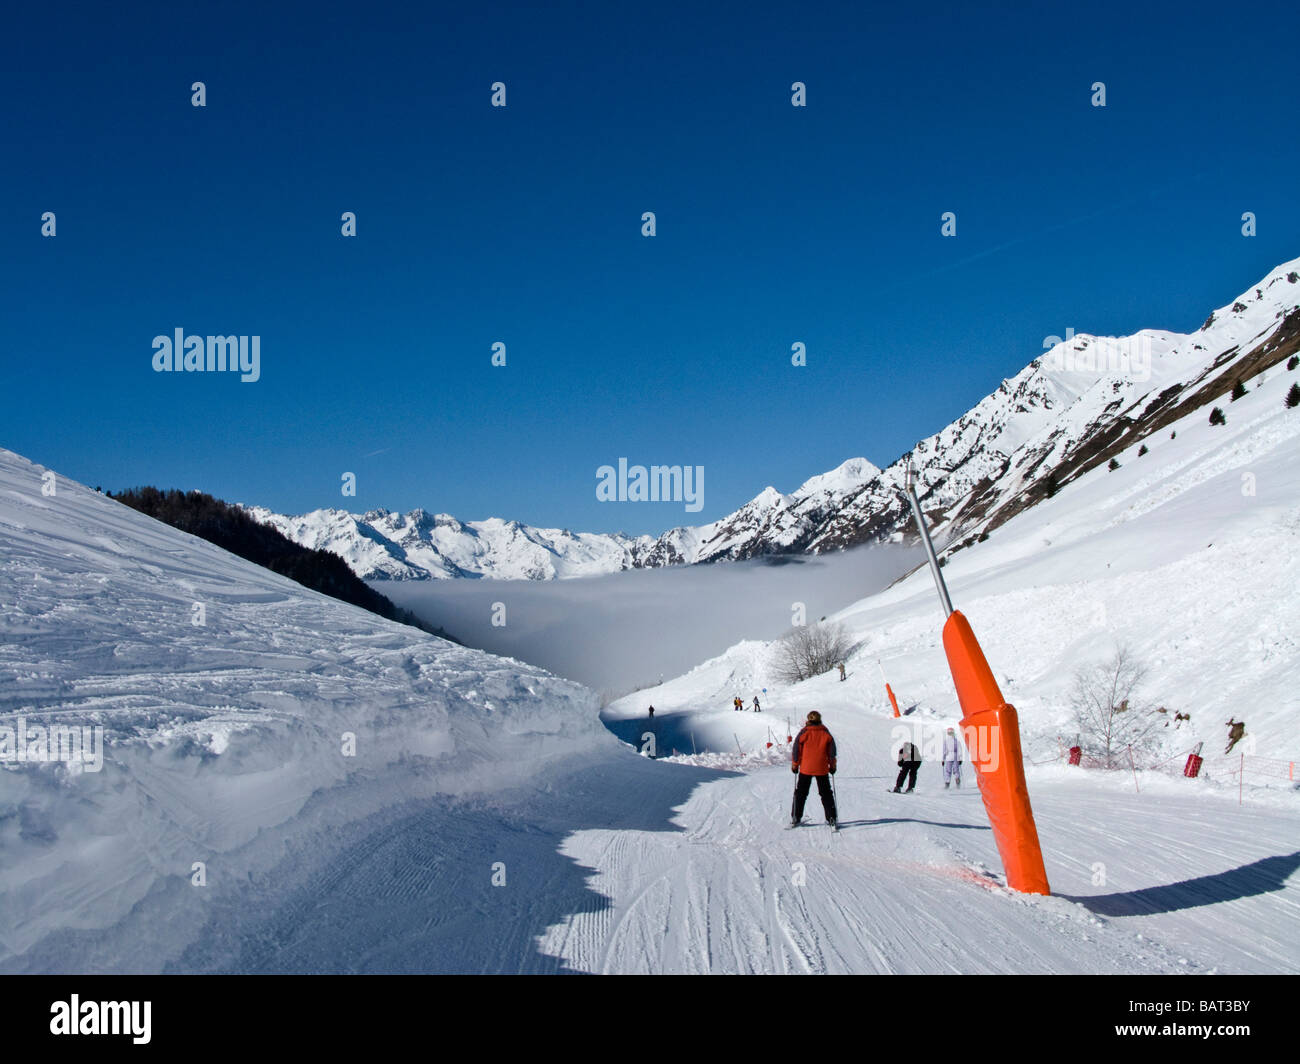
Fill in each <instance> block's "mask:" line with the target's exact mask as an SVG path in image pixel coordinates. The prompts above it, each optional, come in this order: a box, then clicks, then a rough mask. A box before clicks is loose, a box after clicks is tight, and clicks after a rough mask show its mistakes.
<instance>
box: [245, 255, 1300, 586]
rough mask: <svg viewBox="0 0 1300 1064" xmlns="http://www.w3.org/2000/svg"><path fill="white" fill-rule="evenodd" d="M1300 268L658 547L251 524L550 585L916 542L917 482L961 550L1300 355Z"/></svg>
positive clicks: (364, 523) (455, 526) (335, 521)
mask: <svg viewBox="0 0 1300 1064" xmlns="http://www.w3.org/2000/svg"><path fill="white" fill-rule="evenodd" d="M1298 342H1300V259H1295V260H1292V261H1290V262H1286V263H1283V264H1282V265H1280V266H1278V267H1276V268H1275V269H1273V270H1271V271H1270V272H1269V273H1268V274H1267V275H1266V276H1265V277H1264V278H1262V279H1261V280H1260V281H1259V282H1258V283H1257V284H1255V285H1252V286H1251V287H1250V288H1249V289H1247V290H1246V291H1245V292H1243V293H1241V294H1240V295H1239V296H1238V297H1237V298H1236V299H1234V300H1232V301H1231V302H1229V303H1227V304H1225V305H1224V306H1222V307H1220V308H1219V309H1218V310H1216V311H1214V313H1212V314H1211V315H1210V316H1209V318H1208V319H1207V320H1206V322H1205V324H1204V325H1203V326H1202V327H1201V328H1200V329H1199V330H1198V331H1197V332H1195V333H1192V334H1183V333H1178V332H1173V331H1169V330H1162V329H1154V328H1149V329H1142V330H1140V331H1138V332H1136V333H1134V334H1132V335H1131V336H1119V337H1116V336H1103V335H1096V334H1091V333H1086V332H1080V333H1075V332H1073V330H1071V331H1070V333H1069V335H1068V336H1067V337H1066V338H1065V339H1064V340H1061V341H1060V342H1058V343H1056V344H1054V345H1053V346H1052V347H1051V348H1050V349H1049V350H1047V351H1046V352H1043V353H1042V354H1039V355H1038V356H1037V357H1035V358H1034V359H1032V360H1031V361H1030V362H1029V363H1028V364H1027V365H1026V366H1025V368H1024V369H1022V370H1021V371H1020V372H1019V373H1017V374H1015V375H1014V376H1012V377H1009V378H1007V379H1006V380H1003V381H1002V382H1001V383H1000V384H999V385H998V386H997V387H996V388H995V389H994V390H993V391H992V392H991V393H989V394H988V395H986V396H985V397H984V398H983V399H981V400H980V401H979V402H978V403H976V404H975V406H973V407H972V408H971V409H970V410H969V411H967V412H966V413H965V414H963V415H962V416H961V417H959V418H958V419H957V420H956V421H954V422H952V424H950V425H947V426H945V427H944V428H942V429H940V430H939V431H938V432H935V433H934V434H933V435H930V436H927V437H925V438H924V439H921V440H920V441H919V442H918V443H917V444H916V446H915V447H914V448H913V449H912V450H911V451H910V452H909V453H908V454H907V455H904V456H903V457H902V458H900V459H899V460H898V461H896V462H894V463H893V464H891V465H890V466H888V467H887V468H885V469H880V468H878V467H877V466H875V465H873V464H872V463H871V462H869V461H867V459H865V458H850V459H848V460H847V461H845V462H842V463H841V464H840V465H839V466H837V467H836V468H835V469H832V470H829V471H828V472H825V473H821V474H818V475H816V476H813V477H810V478H809V479H808V480H806V481H804V483H803V484H801V485H800V486H799V487H798V488H796V489H795V490H794V491H792V492H790V493H789V494H783V493H782V492H780V491H778V490H777V489H776V488H774V487H770V486H769V487H767V488H764V489H763V490H762V491H761V492H759V493H758V495H756V496H755V497H754V498H753V499H751V500H750V501H749V502H747V503H746V504H745V505H743V506H742V507H740V508H739V509H738V510H736V511H735V512H733V513H731V514H728V515H727V516H726V517H723V518H720V519H719V520H716V521H713V522H711V523H709V524H706V525H700V526H694V527H681V528H674V529H670V530H669V531H667V532H665V533H663V534H662V535H660V536H658V537H652V536H637V537H630V536H627V535H624V534H621V533H614V534H606V533H574V532H570V531H568V530H567V529H564V530H560V529H542V528H533V527H531V526H528V525H524V524H521V523H520V522H518V521H510V520H504V519H490V520H487V521H471V522H461V521H458V520H457V519H456V518H454V517H451V516H450V515H447V514H438V515H436V516H435V517H434V518H432V519H431V520H430V519H429V518H428V515H427V513H426V512H425V511H424V510H415V511H412V513H410V514H406V515H401V514H393V513H390V512H388V511H386V510H378V511H372V512H371V513H368V514H364V515H360V516H357V515H352V514H347V513H345V512H344V511H341V510H321V511H316V512H315V513H312V514H304V515H302V516H300V517H284V516H280V515H275V514H271V513H269V512H268V511H266V510H264V509H261V508H254V509H253V510H252V511H251V512H252V513H253V514H254V515H255V516H257V517H258V519H259V520H264V521H268V522H269V523H272V524H274V525H276V527H278V528H280V530H281V531H283V532H284V533H285V534H286V535H288V536H289V537H290V538H291V539H294V540H296V541H297V542H299V543H303V544H304V545H307V546H314V547H319V548H321V549H325V550H333V551H334V552H335V553H337V554H340V555H342V556H343V557H344V559H345V560H347V561H348V563H349V565H351V566H352V567H353V569H354V570H355V571H356V572H357V573H358V574H359V575H360V576H362V577H365V578H368V579H417V580H422V579H429V578H449V577H466V576H468V577H498V578H515V579H532V580H549V579H555V578H564V577H572V576H586V575H593V574H596V573H605V572H615V571H619V570H622V569H632V568H645V567H653V566H661V565H681V564H693V563H697V562H707V561H716V560H738V559H744V558H753V557H759V556H764V555H772V554H794V553H814V554H815V553H821V552H823V551H828V550H838V549H842V548H844V547H850V546H854V545H857V544H861V543H867V542H871V541H873V540H878V539H890V538H895V539H896V538H898V537H900V536H902V537H909V536H911V535H914V534H915V533H914V529H913V528H912V526H911V517H910V514H909V512H908V510H907V507H906V506H905V505H904V504H903V502H902V498H901V495H900V491H899V489H900V487H901V484H902V481H903V469H904V466H905V463H906V462H907V461H910V462H911V463H912V465H913V466H914V468H915V469H916V473H917V480H918V488H919V491H920V494H921V495H922V501H923V503H924V505H925V508H926V512H927V514H928V515H929V516H930V517H931V519H932V520H933V521H934V522H935V523H936V526H937V527H938V529H939V532H940V535H941V538H942V539H944V540H945V541H946V542H948V543H949V544H954V545H956V544H966V543H969V542H972V541H973V540H974V539H976V538H978V537H979V536H980V535H983V534H985V533H987V532H988V531H990V530H991V529H992V528H995V527H996V526H997V525H998V524H1000V523H1001V522H1003V521H1005V520H1007V519H1008V518H1009V517H1010V516H1013V515H1014V514H1015V513H1018V512H1020V511H1021V510H1023V509H1025V508H1028V507H1030V506H1033V505H1035V504H1037V503H1038V502H1040V501H1042V499H1043V498H1045V497H1047V496H1048V495H1049V494H1050V493H1051V492H1053V491H1055V490H1056V487H1057V486H1059V485H1060V484H1063V483H1065V482H1067V481H1068V480H1070V479H1071V478H1073V477H1076V476H1078V475H1080V474H1082V473H1083V472H1086V471H1087V470H1088V469H1091V468H1093V467H1094V466H1095V465H1096V464H1097V463H1098V462H1106V461H1107V460H1109V459H1110V458H1112V457H1114V456H1115V455H1116V454H1117V453H1119V452H1120V451H1122V450H1123V449H1124V448H1125V447H1126V446H1127V445H1128V443H1130V442H1134V441H1138V440H1141V439H1142V438H1144V437H1145V436H1147V435H1149V434H1150V433H1152V432H1154V431H1156V430H1157V429H1159V428H1160V427H1161V426H1163V425H1165V424H1168V423H1169V422H1170V421H1171V420H1174V419H1176V418H1177V417H1179V416H1182V415H1183V414H1185V413H1186V412H1187V411H1188V410H1191V409H1197V408H1199V407H1200V406H1203V405H1205V404H1207V403H1210V402H1214V401H1216V400H1218V399H1220V398H1221V397H1224V396H1226V395H1227V394H1228V392H1229V391H1230V390H1231V389H1232V388H1233V386H1234V383H1235V381H1236V380H1237V379H1238V378H1241V379H1250V378H1251V377H1253V376H1255V375H1256V374H1259V373H1262V372H1264V371H1265V370H1267V369H1268V368H1270V367H1271V366H1274V365H1276V364H1277V363H1278V362H1279V361H1282V360H1284V359H1285V358H1288V357H1289V356H1290V354H1292V353H1294V351H1295V350H1296V347H1297V343H1298Z"/></svg>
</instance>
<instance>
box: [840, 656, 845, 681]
mask: <svg viewBox="0 0 1300 1064" xmlns="http://www.w3.org/2000/svg"><path fill="white" fill-rule="evenodd" d="M843 682H844V662H842V661H841V662H840V683H843Z"/></svg>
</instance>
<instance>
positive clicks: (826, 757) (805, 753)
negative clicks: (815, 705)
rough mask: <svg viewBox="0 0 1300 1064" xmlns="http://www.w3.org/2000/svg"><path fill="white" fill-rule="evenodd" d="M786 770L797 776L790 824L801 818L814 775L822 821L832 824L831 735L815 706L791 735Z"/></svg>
mask: <svg viewBox="0 0 1300 1064" xmlns="http://www.w3.org/2000/svg"><path fill="white" fill-rule="evenodd" d="M790 771H791V772H795V773H798V776H799V779H798V782H796V783H795V786H794V805H793V806H792V807H791V809H790V826H791V827H794V826H795V825H796V824H798V823H799V822H800V821H801V820H802V819H803V807H804V802H806V801H807V800H808V789H809V788H810V787H811V786H812V781H813V779H814V778H815V779H816V780H817V793H818V794H819V795H821V800H822V809H823V811H824V812H825V813H826V823H828V824H830V825H831V826H832V827H834V826H835V793H834V792H833V791H832V790H831V779H830V778H831V776H833V775H835V739H834V737H833V736H832V735H831V733H830V731H829V730H828V729H827V727H826V725H825V724H823V723H822V715H821V714H820V713H818V712H817V710H815V709H814V710H813V711H812V712H810V713H809V714H808V723H807V724H805V725H804V726H803V728H801V729H800V731H799V734H798V735H796V736H795V739H794V749H793V750H792V752H791V754H790Z"/></svg>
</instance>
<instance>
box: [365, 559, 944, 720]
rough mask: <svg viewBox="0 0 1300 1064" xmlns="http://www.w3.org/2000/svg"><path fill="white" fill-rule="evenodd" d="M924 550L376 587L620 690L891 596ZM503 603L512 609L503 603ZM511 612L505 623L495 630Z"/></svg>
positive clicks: (469, 634)
mask: <svg viewBox="0 0 1300 1064" xmlns="http://www.w3.org/2000/svg"><path fill="white" fill-rule="evenodd" d="M923 557H924V555H923V554H922V553H921V550H920V548H919V547H917V548H912V547H901V546H897V545H892V544H889V545H886V544H882V545H876V546H868V547H858V548H856V549H854V550H850V551H843V552H840V553H836V554H827V555H821V556H819V557H781V558H767V559H755V560H753V561H746V562H725V563H717V564H712V565H690V566H678V567H670V568H665V569H635V570H629V571H627V572H622V573H612V574H609V575H607V576H594V577H586V578H583V579H577V580H428V581H402V580H393V581H374V582H372V583H371V586H372V587H374V588H375V589H376V590H377V591H379V592H381V593H382V594H384V595H387V596H388V597H389V598H390V599H392V600H393V601H394V602H396V603H397V604H398V605H400V606H405V607H406V608H407V609H409V610H411V611H412V612H414V613H415V614H416V615H417V616H419V617H421V618H422V619H424V620H426V621H429V622H431V623H433V624H436V625H441V626H442V627H443V628H445V629H446V630H447V631H448V632H450V633H451V634H453V635H454V636H455V637H456V638H457V639H460V640H462V641H464V642H465V643H467V644H468V645H470V646H472V647H480V648H482V649H484V650H488V651H491V652H492V653H494V654H503V655H506V656H509V657H513V658H519V659H520V660H522V661H527V662H530V663H532V664H535V665H540V666H542V667H543V668H546V669H549V670H550V671H551V672H554V673H557V674H558V675H560V676H565V677H568V678H570V679H573V680H577V681H578V682H580V683H583V684H586V685H587V686H589V687H592V688H594V689H595V690H597V691H603V692H607V693H609V694H613V695H617V694H624V693H626V692H628V691H631V690H633V689H635V688H638V687H644V686H649V685H652V684H656V683H658V682H659V681H660V680H661V679H671V678H672V677H674V676H677V675H680V674H681V673H683V672H686V671H688V670H689V669H691V668H693V667H694V666H696V665H698V664H699V663H700V662H702V661H705V660H707V659H708V658H711V657H714V656H716V655H717V654H720V653H721V652H722V651H724V650H726V649H727V647H729V646H731V645H732V644H734V643H737V642H739V641H740V640H742V639H772V638H775V637H776V636H779V635H780V634H781V633H782V632H784V631H786V630H787V629H788V628H789V627H790V626H791V623H792V620H793V616H794V612H793V611H794V609H795V603H800V602H801V603H803V604H804V608H805V613H806V616H807V619H808V621H809V622H812V621H816V620H817V619H818V618H820V617H823V616H826V615H828V614H830V613H833V612H834V611H836V610H839V609H843V608H844V607H845V606H848V605H850V604H851V603H853V602H856V601H857V600H858V599H860V598H863V597H865V596H867V595H870V594H873V593H874V592H876V591H879V590H881V589H882V588H884V587H886V586H887V585H888V584H890V583H891V582H892V581H893V580H895V579H896V578H897V577H898V576H900V575H901V574H902V573H904V572H906V571H907V570H908V569H910V568H912V567H913V566H915V565H917V564H918V563H919V562H921V561H922V560H923ZM498 603H500V604H501V605H500V607H498V606H497V605H496V604H498ZM502 608H503V609H504V620H505V624H504V625H502V626H500V627H496V626H494V625H493V623H492V620H493V613H494V610H496V612H497V614H498V616H499V615H500V614H501V611H502Z"/></svg>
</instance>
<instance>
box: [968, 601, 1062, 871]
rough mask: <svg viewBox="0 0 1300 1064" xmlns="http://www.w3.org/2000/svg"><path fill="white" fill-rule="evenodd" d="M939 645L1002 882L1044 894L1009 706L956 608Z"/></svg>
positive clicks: (1016, 730)
mask: <svg viewBox="0 0 1300 1064" xmlns="http://www.w3.org/2000/svg"><path fill="white" fill-rule="evenodd" d="M943 649H944V652H945V653H946V654H947V655H948V667H949V669H950V670H951V671H952V679H953V683H954V685H955V686H956V688H957V700H958V701H959V702H960V703H961V708H962V713H963V714H964V716H963V717H962V721H961V727H962V733H963V736H964V737H965V740H966V749H967V750H968V751H969V753H970V758H971V764H972V765H973V766H974V768H975V779H976V780H977V781H978V782H979V786H980V794H981V796H982V797H983V799H984V809H985V812H987V813H988V818H989V823H990V824H991V825H992V827H993V838H994V841H995V842H996V843H997V847H998V853H999V854H1000V855H1001V857H1002V867H1003V868H1005V869H1006V873H1007V885H1008V886H1009V887H1011V889H1012V890H1018V891H1020V892H1022V893H1025V894H1050V893H1051V888H1050V887H1049V886H1048V884H1047V869H1046V868H1045V867H1044V866H1043V851H1042V848H1041V847H1040V846H1039V843H1038V826H1037V825H1036V824H1035V823H1034V811H1033V809H1032V808H1031V807H1030V804H1029V788H1028V786H1027V784H1026V783H1025V765H1024V755H1023V754H1022V753H1021V750H1020V721H1019V718H1018V717H1017V715H1016V711H1015V707H1013V706H1009V705H1007V704H1006V702H1004V701H1003V700H1002V692H1001V691H1000V690H999V689H998V684H997V681H996V680H995V679H994V678H993V670H992V669H990V668H989V664H988V661H987V660H985V657H984V652H983V650H981V649H980V645H979V642H978V641H977V640H976V638H975V633H974V632H972V631H971V627H970V624H969V622H967V620H966V618H965V617H964V616H962V614H961V611H960V610H954V611H953V612H952V613H951V614H950V615H949V617H948V620H947V622H946V623H945V624H944V626H943Z"/></svg>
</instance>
